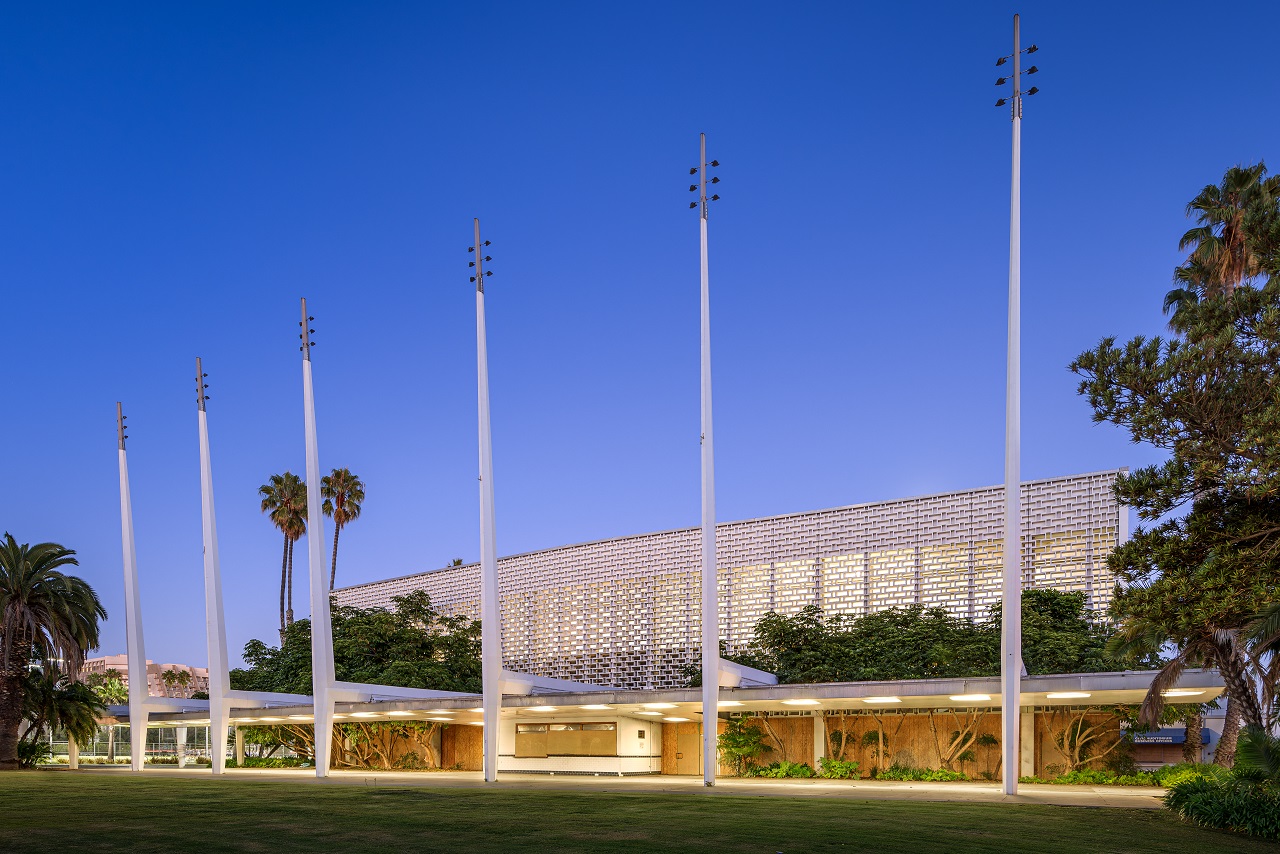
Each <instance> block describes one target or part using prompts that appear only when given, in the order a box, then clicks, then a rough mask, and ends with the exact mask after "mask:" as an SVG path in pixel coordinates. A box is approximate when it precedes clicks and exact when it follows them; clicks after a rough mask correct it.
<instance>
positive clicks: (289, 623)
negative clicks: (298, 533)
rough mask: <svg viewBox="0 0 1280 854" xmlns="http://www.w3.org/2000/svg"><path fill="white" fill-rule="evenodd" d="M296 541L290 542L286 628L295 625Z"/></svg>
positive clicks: (285, 614) (285, 615)
mask: <svg viewBox="0 0 1280 854" xmlns="http://www.w3.org/2000/svg"><path fill="white" fill-rule="evenodd" d="M295 542H296V540H290V541H289V607H288V608H286V609H285V612H284V622H285V625H286V626H292V625H293V544H294V543H295Z"/></svg>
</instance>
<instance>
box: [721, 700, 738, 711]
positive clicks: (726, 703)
mask: <svg viewBox="0 0 1280 854" xmlns="http://www.w3.org/2000/svg"><path fill="white" fill-rule="evenodd" d="M741 705H742V704H741V703H739V702H738V701H737V700H721V701H720V702H718V703H716V706H718V707H719V708H721V709H724V708H728V707H729V706H741Z"/></svg>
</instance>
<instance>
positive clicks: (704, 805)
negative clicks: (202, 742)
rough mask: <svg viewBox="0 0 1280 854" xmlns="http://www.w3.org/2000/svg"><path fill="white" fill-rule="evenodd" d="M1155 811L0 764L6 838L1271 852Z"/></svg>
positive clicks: (179, 847) (441, 847) (124, 848)
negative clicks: (377, 782) (302, 779)
mask: <svg viewBox="0 0 1280 854" xmlns="http://www.w3.org/2000/svg"><path fill="white" fill-rule="evenodd" d="M1275 850H1276V847H1275V846H1274V845H1272V844H1270V843H1264V842H1259V841H1253V840H1249V839H1245V838H1242V837H1239V836H1234V835H1231V834H1226V833H1219V832H1215V831H1210V830H1202V829H1200V828H1196V827H1191V826H1188V825H1185V824H1182V823H1181V822H1179V821H1178V820H1177V819H1175V818H1173V817H1172V816H1170V815H1168V814H1167V813H1164V812H1162V811H1152V810H1113V809H1089V808H1079V807H1050V806H1003V805H996V804H935V803H919V802H903V801H847V800H836V799H830V800H828V799H820V798H768V797H749V798H748V797H741V798H740V797H726V796H715V797H701V796H696V795H650V794H635V795H631V794H606V793H577V792H557V791H509V790H508V791H499V792H493V791H488V792H486V791H479V790H475V789H466V788H447V789H446V788H385V789H375V788H364V787H360V786H346V785H315V784H306V783H289V782H269V781H263V782H254V781H247V782H246V781H240V780H211V779H199V778H179V777H176V776H175V777H172V778H168V779H154V778H153V779H143V778H138V777H131V776H126V775H123V774H121V775H116V774H107V773H92V772H88V773H80V774H70V773H58V772H16V773H6V774H0V851H3V852H5V854H21V852H41V854H45V852H52V851H67V852H81V851H83V852H107V851H110V852H129V854H142V852H149V851H197V852H200V854H216V852H223V851H227V852H232V851H235V852H242V851H249V852H251V851H262V852H271V853H272V854H277V852H278V853H279V854H287V852H295V851H298V852H301V851H306V852H333V854H360V852H379V854H383V852H400V851H406V852H407V851H414V852H419V851H448V852H490V851H518V852H530V854H560V852H577V851H600V852H606V851H607V852H618V851H625V852H649V851H652V852H678V851H698V852H719V851H726V852H764V854H774V852H786V854H793V852H801V851H840V852H860V851H866V852H871V851H874V852H897V851H901V852H911V854H930V852H939V854H955V852H967V851H1027V852H1033V851H1043V852H1052V854H1073V852H1080V854H1086V853H1087V854H1098V852H1129V851H1132V852H1165V851H1167V852H1177V854H1186V852H1189V851H1214V852H1234V851H1271V852H1274V851H1275Z"/></svg>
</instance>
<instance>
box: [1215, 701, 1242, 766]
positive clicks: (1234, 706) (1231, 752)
mask: <svg viewBox="0 0 1280 854" xmlns="http://www.w3.org/2000/svg"><path fill="white" fill-rule="evenodd" d="M1239 738H1240V703H1238V702H1236V698H1235V697H1232V696H1231V695H1230V694H1228V695H1227V715H1226V719H1225V720H1224V721H1223V722H1222V738H1221V740H1219V741H1218V747H1217V749H1216V750H1214V751H1213V764H1214V765H1221V766H1222V767H1223V768H1230V767H1231V766H1232V765H1234V764H1235V762H1236V741H1237V740H1239Z"/></svg>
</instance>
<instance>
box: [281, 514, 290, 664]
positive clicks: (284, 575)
mask: <svg viewBox="0 0 1280 854" xmlns="http://www.w3.org/2000/svg"><path fill="white" fill-rule="evenodd" d="M288 577H289V535H288V534H285V535H284V556H283V557H282V558H280V646H284V628H285V623H284V587H285V580H286V579H288Z"/></svg>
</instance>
